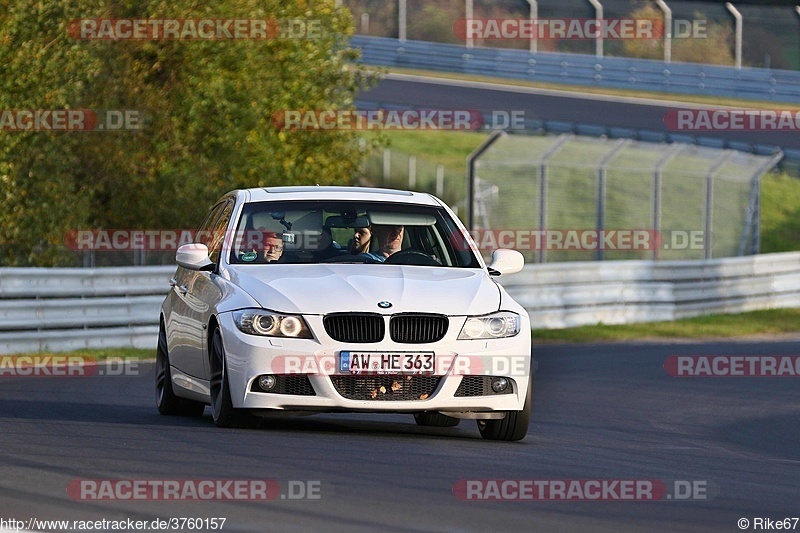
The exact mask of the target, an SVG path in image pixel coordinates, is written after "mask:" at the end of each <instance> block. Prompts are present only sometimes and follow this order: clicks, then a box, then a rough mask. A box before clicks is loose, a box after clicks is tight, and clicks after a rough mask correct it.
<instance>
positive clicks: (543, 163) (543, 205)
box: [536, 133, 575, 263]
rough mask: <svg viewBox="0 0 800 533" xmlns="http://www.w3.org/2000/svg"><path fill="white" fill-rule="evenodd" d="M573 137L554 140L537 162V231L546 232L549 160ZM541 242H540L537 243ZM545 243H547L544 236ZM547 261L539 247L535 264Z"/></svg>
mask: <svg viewBox="0 0 800 533" xmlns="http://www.w3.org/2000/svg"><path fill="white" fill-rule="evenodd" d="M574 136H575V135H574V134H572V133H562V134H561V135H559V136H558V138H557V139H556V142H555V144H553V146H551V147H550V148H548V149H547V151H546V152H545V153H544V155H542V158H541V160H540V161H539V176H540V180H539V228H538V229H539V231H546V230H547V196H548V192H547V185H548V183H547V179H548V176H547V174H548V170H549V167H548V165H549V163H550V160H551V159H552V158H553V157H554V156H555V155H556V154H557V153H558V152H560V151H561V149H562V148H563V147H564V145H565V144H567V143H568V142H569V141H570V140H571V139H572V138H573V137H574ZM543 235H544V234H543ZM539 242H542V241H539ZM544 242H545V243H546V242H547V240H546V236H545V241H544ZM545 261H547V246H546V245H544V246H539V249H538V250H536V262H537V263H544V262H545Z"/></svg>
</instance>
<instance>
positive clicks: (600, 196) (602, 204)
mask: <svg viewBox="0 0 800 533" xmlns="http://www.w3.org/2000/svg"><path fill="white" fill-rule="evenodd" d="M630 142H631V141H630V139H620V140H619V141H617V142H616V143H614V146H613V147H612V148H611V150H609V152H608V153H607V154H606V155H605V157H603V160H602V161H600V165H599V166H598V168H597V233H598V237H597V242H598V244H599V245H600V246H599V247H598V248H597V251H596V252H595V260H597V261H602V260H603V244H602V242H603V240H602V239H601V238H600V232H601V231H603V230H604V229H605V225H606V167H607V166H608V163H609V161H611V160H612V159H614V156H616V155H617V153H618V152H619V151H620V150H622V148H623V147H625V145H626V144H630Z"/></svg>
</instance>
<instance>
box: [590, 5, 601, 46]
mask: <svg viewBox="0 0 800 533" xmlns="http://www.w3.org/2000/svg"><path fill="white" fill-rule="evenodd" d="M589 3H590V4H592V5H593V6H594V12H595V20H596V21H597V38H596V39H595V42H594V54H595V55H596V56H597V57H598V58H602V57H603V4H601V3H600V0H589Z"/></svg>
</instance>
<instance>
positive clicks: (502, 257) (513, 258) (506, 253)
mask: <svg viewBox="0 0 800 533" xmlns="http://www.w3.org/2000/svg"><path fill="white" fill-rule="evenodd" d="M523 266H525V258H524V257H522V254H521V253H519V252H518V251H516V250H509V249H507V248H498V249H497V250H495V251H494V252H492V262H491V263H489V274H491V275H492V276H500V275H506V276H507V275H509V274H516V273H517V272H519V271H520V270H522V267H523Z"/></svg>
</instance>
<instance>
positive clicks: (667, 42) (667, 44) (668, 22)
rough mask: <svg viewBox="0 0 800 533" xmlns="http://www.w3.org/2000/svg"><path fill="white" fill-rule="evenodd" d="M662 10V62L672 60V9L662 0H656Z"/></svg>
mask: <svg viewBox="0 0 800 533" xmlns="http://www.w3.org/2000/svg"><path fill="white" fill-rule="evenodd" d="M656 4H657V5H658V7H660V8H661V11H663V12H664V63H669V62H670V61H672V10H671V9H670V8H669V6H668V5H667V3H666V2H664V0H656Z"/></svg>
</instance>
